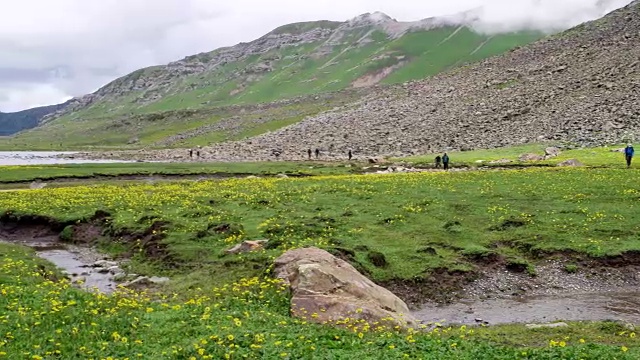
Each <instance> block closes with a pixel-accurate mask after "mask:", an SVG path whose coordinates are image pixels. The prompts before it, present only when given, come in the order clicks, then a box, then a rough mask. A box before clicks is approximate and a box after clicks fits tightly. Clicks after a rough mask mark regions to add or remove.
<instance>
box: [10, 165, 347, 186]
mask: <svg viewBox="0 0 640 360" xmlns="http://www.w3.org/2000/svg"><path fill="white" fill-rule="evenodd" d="M358 169H359V168H357V167H354V168H350V167H349V168H347V167H345V166H344V165H341V164H332V163H322V162H297V163H291V162H279V161H276V162H262V163H252V162H241V163H200V162H186V163H113V164H65V165H33V166H0V184H2V183H5V184H9V183H17V182H29V181H34V180H43V181H46V180H55V179H59V178H76V179H84V178H92V177H99V176H104V177H116V176H127V175H131V176H136V175H141V176H143V175H176V176H178V175H216V174H219V175H220V176H222V177H224V176H231V177H232V176H248V175H257V176H262V175H277V174H293V175H297V174H304V175H331V174H335V175H338V174H348V173H350V172H352V171H358Z"/></svg>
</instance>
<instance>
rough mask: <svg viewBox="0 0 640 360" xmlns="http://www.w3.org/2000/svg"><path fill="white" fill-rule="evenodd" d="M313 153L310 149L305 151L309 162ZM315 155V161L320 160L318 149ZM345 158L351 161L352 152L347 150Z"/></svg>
mask: <svg viewBox="0 0 640 360" xmlns="http://www.w3.org/2000/svg"><path fill="white" fill-rule="evenodd" d="M313 153H314V152H313V151H311V149H307V156H308V158H309V160H311V155H312V154H313ZM315 154H316V160H318V159H320V149H318V148H316V150H315ZM347 157H348V158H349V161H351V160H353V150H351V149H349V151H347Z"/></svg>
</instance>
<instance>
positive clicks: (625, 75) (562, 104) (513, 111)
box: [137, 0, 640, 160]
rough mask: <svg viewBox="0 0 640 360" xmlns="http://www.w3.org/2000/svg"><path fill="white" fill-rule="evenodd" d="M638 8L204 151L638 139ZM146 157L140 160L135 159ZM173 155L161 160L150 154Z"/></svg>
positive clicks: (370, 149)
mask: <svg viewBox="0 0 640 360" xmlns="http://www.w3.org/2000/svg"><path fill="white" fill-rule="evenodd" d="M638 29H640V1H639V0H636V1H634V2H633V3H631V4H630V5H628V6H626V7H624V8H622V9H619V10H616V11H614V12H612V13H610V14H609V15H607V16H605V17H604V18H602V19H600V20H596V21H592V22H588V23H584V24H582V25H580V26H577V27H575V28H573V29H570V30H568V31H565V32H563V33H561V34H557V35H555V36H551V37H548V38H546V39H543V40H540V41H538V42H535V43H533V44H530V45H528V46H525V47H522V48H519V49H515V50H513V51H510V52H508V53H506V54H504V55H502V56H496V57H493V58H490V59H486V60H484V61H481V62H478V63H475V64H472V65H469V66H464V67H460V68H457V69H453V70H450V71H446V72H444V73H442V74H439V75H435V76H433V77H431V78H428V79H426V80H423V81H418V82H412V83H407V84H403V85H401V86H393V87H388V88H382V89H379V91H377V92H374V93H371V94H369V95H367V96H366V97H364V98H362V99H360V100H359V101H358V102H357V103H355V104H352V106H351V107H350V108H346V109H337V110H335V111H329V112H325V113H322V114H319V115H317V116H313V117H309V118H307V119H305V120H304V121H302V122H300V123H298V124H294V125H291V126H289V127H286V128H283V129H281V130H279V131H275V132H271V133H267V134H263V135H261V136H256V137H253V138H251V139H249V140H246V141H238V142H229V143H224V144H219V145H214V146H212V147H209V148H206V149H204V153H205V154H207V156H208V157H209V158H212V159H219V160H247V159H272V158H273V156H272V151H273V150H278V151H280V152H282V156H281V157H280V158H281V159H301V158H304V157H305V156H306V154H305V151H306V149H307V148H316V147H318V148H321V149H323V150H324V153H325V155H331V154H332V155H334V156H344V154H346V152H347V150H348V149H353V150H354V151H355V153H356V154H358V155H361V156H364V155H367V156H374V155H391V156H403V155H410V154H425V153H432V152H440V151H448V150H470V149H478V148H492V147H499V146H506V145H515V144H523V143H530V142H538V141H545V140H553V141H568V142H574V143H577V144H581V145H603V144H614V143H620V142H622V141H625V142H626V141H630V140H638V139H640V127H638V124H640V96H639V94H640V31H639V30H638ZM137 156H140V154H137ZM149 156H152V157H158V156H162V157H164V156H166V154H163V152H158V153H155V154H149Z"/></svg>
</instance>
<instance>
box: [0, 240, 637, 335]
mask: <svg viewBox="0 0 640 360" xmlns="http://www.w3.org/2000/svg"><path fill="white" fill-rule="evenodd" d="M0 241H2V240H0ZM8 242H9V243H18V244H21V245H26V246H28V247H31V248H32V249H34V250H35V251H36V254H37V255H38V256H39V257H41V258H43V259H45V260H48V261H49V262H51V263H53V264H54V265H56V266H57V267H58V268H60V269H61V270H63V271H64V272H65V273H67V274H68V276H69V278H70V279H71V281H72V282H73V283H74V285H75V286H78V287H81V288H84V289H97V290H98V291H100V292H102V293H106V294H109V293H112V292H113V291H115V289H116V287H117V283H116V282H115V281H114V273H113V272H110V271H109V268H117V266H115V265H116V263H113V262H109V261H106V260H104V259H103V256H101V255H100V254H99V253H97V252H96V251H94V250H92V249H89V248H84V247H74V246H67V245H63V244H60V243H59V242H57V241H48V240H44V241H39V242H38V241H36V242H33V241H30V242H26V243H25V242H15V241H8ZM100 263H104V264H103V265H98V264H100ZM131 276H133V277H136V276H137V275H133V274H132V275H131ZM78 280H82V282H80V283H79V282H78ZM150 281H151V282H157V283H163V282H166V281H168V279H166V278H151V279H150ZM413 315H414V317H415V318H417V319H418V320H421V321H423V322H424V323H430V324H433V323H441V324H443V325H452V326H454V325H477V324H480V323H484V324H488V325H497V324H510V323H524V324H530V323H550V322H554V321H604V320H613V321H622V322H626V323H631V324H640V292H639V291H638V289H637V287H630V288H623V289H617V290H614V291H592V292H586V293H580V294H559V295H543V296H524V297H508V298H494V299H487V300H460V301H458V302H456V303H453V304H449V305H436V304H427V305H425V306H423V307H422V308H421V309H420V310H418V311H415V312H414V313H413Z"/></svg>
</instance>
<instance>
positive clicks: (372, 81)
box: [351, 62, 405, 88]
mask: <svg viewBox="0 0 640 360" xmlns="http://www.w3.org/2000/svg"><path fill="white" fill-rule="evenodd" d="M404 64H405V62H400V63H398V64H396V65H393V66H388V67H386V68H384V69H381V70H379V71H376V72H375V73H372V74H367V75H365V76H362V77H361V78H359V79H357V80H356V81H354V82H353V84H351V85H352V86H353V87H354V88H365V87H371V86H373V85H376V84H378V83H379V82H381V81H382V80H384V79H385V78H386V77H387V76H389V75H391V73H392V72H394V71H395V70H396V69H399V68H401V67H402V66H404Z"/></svg>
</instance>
